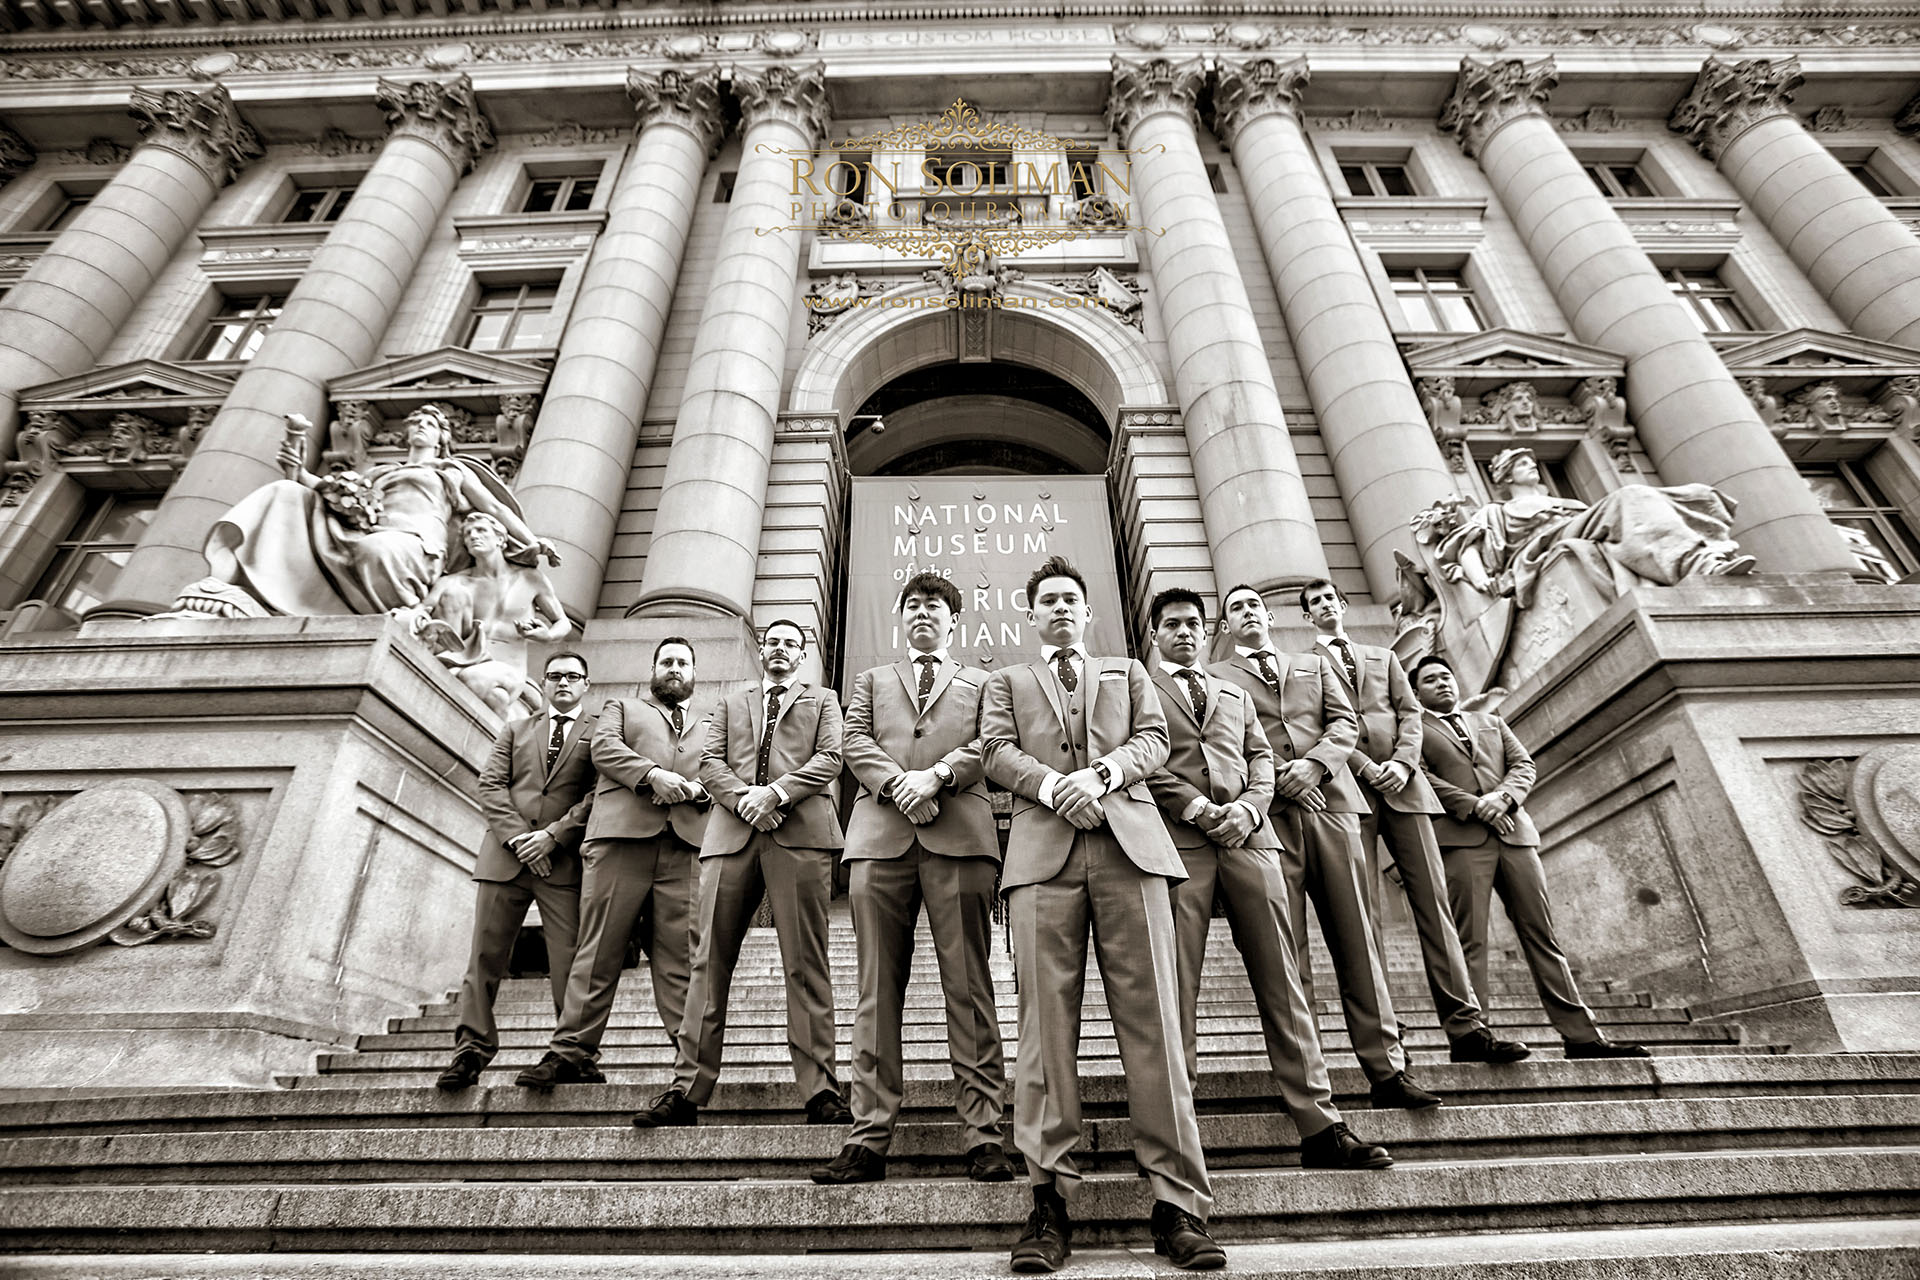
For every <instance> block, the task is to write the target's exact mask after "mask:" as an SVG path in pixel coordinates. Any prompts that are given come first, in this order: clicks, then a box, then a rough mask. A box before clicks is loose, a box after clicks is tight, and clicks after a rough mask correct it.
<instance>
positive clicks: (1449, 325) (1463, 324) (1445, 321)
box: [1433, 293, 1484, 333]
mask: <svg viewBox="0 0 1920 1280" xmlns="http://www.w3.org/2000/svg"><path fill="white" fill-rule="evenodd" d="M1433 305H1434V309H1435V310H1436V311H1438V312H1439V313H1440V317H1441V320H1440V327H1441V328H1442V329H1446V330H1448V331H1450V332H1453V333H1478V332H1479V331H1480V330H1481V329H1482V328H1483V327H1484V326H1483V325H1482V324H1481V323H1480V314H1479V312H1478V311H1476V310H1475V309H1474V305H1473V299H1471V298H1469V297H1467V296H1466V295H1465V294H1459V293H1453V294H1436V295H1435V296H1434V299H1433Z"/></svg>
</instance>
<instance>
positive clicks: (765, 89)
mask: <svg viewBox="0 0 1920 1280" xmlns="http://www.w3.org/2000/svg"><path fill="white" fill-rule="evenodd" d="M733 96H734V97H736V98H738V99H739V100H740V132H741V133H742V134H745V133H746V132H747V131H748V130H749V129H751V128H753V126H755V125H756V124H759V123H760V122H761V121H763V120H784V121H786V122H787V123H788V124H791V125H793V126H794V127H795V128H797V129H799V130H800V131H801V132H802V133H804V134H806V136H807V140H808V143H809V144H811V143H813V142H817V141H818V140H819V138H820V135H821V134H823V133H825V132H826V130H827V117H828V115H829V114H830V112H829V111H828V109H827V64H826V63H824V62H815V63H813V64H811V65H809V66H805V67H788V66H772V67H767V68H766V69H764V70H762V71H758V72H750V71H741V70H735V71H734V73H733Z"/></svg>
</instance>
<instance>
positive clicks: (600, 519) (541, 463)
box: [515, 69, 721, 618]
mask: <svg viewBox="0 0 1920 1280" xmlns="http://www.w3.org/2000/svg"><path fill="white" fill-rule="evenodd" d="M627 92H628V94H629V95H630V96H631V97H632V98H633V102H634V110H635V113H636V114H637V116H638V119H639V127H640V136H639V139H638V141H636V142H635V143H634V147H633V154H632V155H631V156H630V157H628V159H627V163H626V167H625V168H624V169H622V170H621V172H620V180H619V182H618V183H617V184H616V185H615V187H614V189H613V194H612V196H611V197H610V199H609V201H608V204H607V226H606V230H605V231H603V232H602V233H601V234H600V240H599V242H598V243H597V244H595V245H594V248H593V258H592V260H591V261H590V262H589V263H588V264H587V269H586V273H585V275H584V277H583V278H582V280H581V282H580V293H579V296H578V297H577V298H576V299H575V300H574V304H573V313H572V316H571V318H570V319H569V320H568V322H567V329H566V333H565V334H564V336H562V338H561V340H560V354H559V357H558V358H557V359H556V360H555V362H554V366H553V377H552V378H551V379H550V380H549V381H548V383H547V396H546V402H545V404H544V405H543V406H542V408H541V411H540V422H539V426H538V427H537V428H536V429H535V431H534V435H533V442H532V444H531V445H530V446H529V447H528V449H527V457H526V461H525V462H524V463H522V464H521V467H520V478H519V481H518V483H517V484H516V486H515V491H516V494H517V496H518V497H519V499H520V503H521V506H522V507H523V508H524V509H525V511H526V515H527V521H528V523H529V524H530V525H531V526H532V527H533V528H535V529H537V530H539V531H540V533H541V534H542V535H544V536H545V537H546V538H547V540H548V541H550V542H552V543H553V545H554V546H555V547H556V548H557V549H558V550H559V552H560V556H561V563H560V566H559V567H558V568H556V569H553V570H551V571H550V577H551V578H552V579H553V584H554V587H555V589H556V590H557V591H559V593H560V599H561V600H562V601H563V602H564V603H565V604H566V606H567V610H568V612H570V613H572V614H573V615H574V616H575V617H578V618H588V617H591V616H592V615H593V610H594V605H595V604H596V603H597V601H598V599H599V596H600V582H601V579H602V578H603V577H604V576H605V574H606V568H607V557H608V556H609V555H610V554H611V553H612V550H613V534H614V524H615V522H616V521H617V520H618V519H619V516H620V507H621V501H622V499H623V498H624V496H625V494H626V488H627V478H628V475H629V473H630V472H631V470H632V468H633V453H634V448H635V446H636V444H637V442H638V440H639V435H640V415H641V413H642V412H643V411H644V410H645V408H646V404H647V393H648V391H649V390H651V388H652V386H653V373H654V365H655V362H656V361H657V360H658V358H659V355H660V338H661V333H662V331H663V330H664V329H665V328H666V323H667V312H668V310H669V309H670V308H671V307H672V305H673V287H674V281H675V280H677V279H678V278H679V275H680V257H681V254H682V253H683V252H684V251H685V249H686V245H687V233H688V231H689V229H690V228H691V227H692V225H693V210H694V204H695V202H696V199H697V197H698V193H699V188H700V179H701V177H702V175H703V174H704V173H705V171H706V165H707V161H708V160H710V159H712V157H713V153H714V151H715V149H716V148H717V146H718V144H719V141H720V129H721V120H720V78H719V73H718V72H717V71H706V72H697V73H696V72H688V71H680V70H671V69H670V70H667V71H663V72H661V73H660V74H658V75H649V74H645V73H642V72H639V71H629V72H628V73H627Z"/></svg>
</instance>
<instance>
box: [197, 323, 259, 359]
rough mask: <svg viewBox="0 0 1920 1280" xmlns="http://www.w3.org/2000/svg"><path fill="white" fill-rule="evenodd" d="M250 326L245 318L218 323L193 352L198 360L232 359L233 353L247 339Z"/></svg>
mask: <svg viewBox="0 0 1920 1280" xmlns="http://www.w3.org/2000/svg"><path fill="white" fill-rule="evenodd" d="M248 329H249V326H248V324H247V322H246V321H244V320H228V321H225V322H222V323H220V324H216V325H215V326H214V327H213V329H212V330H211V331H209V332H208V334H207V340H206V341H205V342H203V343H201V344H200V349H199V350H198V351H196V352H194V354H193V358H194V359H196V360H230V359H232V358H233V353H234V352H235V351H236V350H238V349H239V346H240V344H241V343H242V342H244V341H245V340H246V337H247V332H248Z"/></svg>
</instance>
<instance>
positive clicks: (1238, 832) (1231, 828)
mask: <svg viewBox="0 0 1920 1280" xmlns="http://www.w3.org/2000/svg"><path fill="white" fill-rule="evenodd" d="M1321 803H1323V804H1324V803H1325V801H1324V800H1323V801H1322V802H1321ZM1193 825H1194V826H1196V827H1199V828H1200V829H1201V830H1202V831H1204V832H1206V833H1207V839H1209V840H1211V841H1213V842H1214V843H1215V844H1219V845H1225V846H1226V847H1227V848H1229V849H1238V848H1239V847H1240V846H1241V845H1243V844H1245V843H1246V842H1247V837H1249V836H1251V835H1252V834H1253V832H1254V828H1256V827H1258V826H1259V825H1260V821H1259V819H1258V818H1256V817H1254V815H1253V810H1252V809H1251V808H1249V807H1248V806H1247V805H1244V804H1241V803H1240V802H1239V801H1237V800H1236V801H1234V802H1233V803H1231V804H1215V803H1213V801H1211V800H1208V801H1204V802H1203V804H1202V807H1201V809H1200V811H1199V812H1198V813H1196V814H1194V815H1193Z"/></svg>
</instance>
